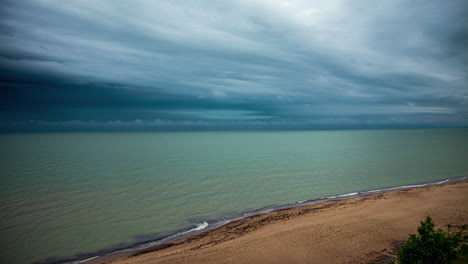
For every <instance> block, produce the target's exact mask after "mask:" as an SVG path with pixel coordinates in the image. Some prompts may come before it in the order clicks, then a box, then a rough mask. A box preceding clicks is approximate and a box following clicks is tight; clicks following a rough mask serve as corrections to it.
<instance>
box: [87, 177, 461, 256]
mask: <svg viewBox="0 0 468 264" xmlns="http://www.w3.org/2000/svg"><path fill="white" fill-rule="evenodd" d="M427 215H430V216H432V217H433V219H434V221H435V223H436V224H437V225H438V226H439V227H440V228H444V229H445V227H446V225H447V224H453V225H462V224H466V223H468V181H467V180H464V181H459V182H450V183H446V184H440V185H433V186H425V187H418V188H410V189H404V190H397V191H390V192H385V193H377V194H373V195H368V196H362V197H355V198H350V199H345V200H339V201H330V202H325V203H321V204H316V205H310V206H304V207H299V208H293V209H286V210H281V211H275V212H271V213H267V214H264V215H258V216H253V217H249V218H245V219H242V220H239V221H236V222H232V223H230V224H227V225H225V226H222V227H220V228H218V229H215V230H211V231H208V232H205V233H201V234H198V235H195V236H193V237H189V238H185V239H181V240H179V241H175V242H174V243H172V244H170V245H165V246H164V247H163V248H161V247H160V248H152V249H148V250H145V251H144V252H139V253H136V254H134V255H133V256H128V257H120V258H114V259H110V260H106V261H98V262H95V263H112V264H143V263H145V264H150V263H213V264H214V263H387V262H388V261H391V260H393V258H394V254H395V252H396V250H397V248H398V246H399V245H401V243H402V241H403V240H404V239H406V238H407V237H408V234H410V233H415V232H416V228H417V226H418V225H419V221H420V220H422V219H423V218H424V217H425V216H427Z"/></svg>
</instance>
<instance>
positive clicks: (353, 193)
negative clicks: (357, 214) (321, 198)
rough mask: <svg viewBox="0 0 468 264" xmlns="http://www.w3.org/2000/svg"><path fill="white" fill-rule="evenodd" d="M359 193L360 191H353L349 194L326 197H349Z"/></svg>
mask: <svg viewBox="0 0 468 264" xmlns="http://www.w3.org/2000/svg"><path fill="white" fill-rule="evenodd" d="M358 194H359V193H357V192H352V193H347V194H341V195H334V196H329V197H326V198H328V199H333V198H340V197H347V196H353V195H358Z"/></svg>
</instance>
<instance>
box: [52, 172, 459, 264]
mask: <svg viewBox="0 0 468 264" xmlns="http://www.w3.org/2000/svg"><path fill="white" fill-rule="evenodd" d="M460 182H466V183H468V179H467V176H463V177H456V178H451V179H447V180H443V181H437V182H429V183H419V184H412V185H404V186H399V187H391V188H384V189H380V190H370V191H361V192H354V193H349V194H342V195H336V196H329V197H323V198H319V199H314V200H307V201H301V202H296V203H292V204H285V205H278V206H271V207H266V208H262V209H258V210H254V211H250V212H244V213H241V214H239V215H238V216H235V217H232V218H230V219H227V220H226V219H224V220H222V221H216V222H213V223H210V224H208V223H206V222H204V223H200V224H199V225H198V226H195V227H193V228H191V229H189V230H187V229H186V230H182V231H179V232H176V233H173V234H171V235H168V236H166V237H163V238H161V239H157V240H152V241H147V242H141V243H137V244H135V245H131V246H128V247H125V248H121V249H116V250H113V251H110V252H104V253H103V254H102V255H94V256H93V255H92V254H83V255H82V256H81V257H80V256H79V257H77V258H74V259H69V260H62V261H59V262H57V261H56V262H51V263H62V264H82V263H83V264H89V263H103V261H104V262H105V263H107V261H114V260H117V259H122V258H127V257H130V256H132V255H135V254H137V255H140V254H142V252H145V253H147V252H154V251H156V250H160V249H162V248H168V247H172V246H174V245H178V244H179V243H180V241H185V240H191V241H192V240H194V239H197V237H198V236H201V237H206V236H210V233H212V232H216V231H217V230H218V229H222V228H223V227H226V226H229V225H232V224H236V223H237V222H239V221H242V220H246V219H253V218H255V217H258V216H260V217H261V216H267V215H269V214H274V213H277V212H287V211H289V210H295V209H298V208H299V209H300V208H308V207H311V206H312V207H313V206H317V205H323V204H326V203H329V202H332V203H333V202H337V201H347V200H351V199H359V198H363V197H369V196H375V195H379V194H382V193H384V194H385V193H392V192H398V191H408V190H412V189H418V188H424V187H431V186H441V185H450V184H457V183H460ZM365 199H367V198H365ZM101 252H102V251H101Z"/></svg>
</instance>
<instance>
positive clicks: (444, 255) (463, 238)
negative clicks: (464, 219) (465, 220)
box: [397, 216, 468, 264]
mask: <svg viewBox="0 0 468 264" xmlns="http://www.w3.org/2000/svg"><path fill="white" fill-rule="evenodd" d="M420 223H421V225H420V226H419V227H418V234H412V235H410V237H409V238H408V240H407V241H406V242H405V243H404V244H403V245H402V246H401V249H400V250H399V251H398V256H397V259H398V263H401V264H443V263H451V262H452V261H454V260H456V259H457V258H458V257H461V256H462V255H466V254H467V253H468V246H467V241H468V236H467V235H465V234H464V230H465V229H466V225H464V226H463V227H462V228H461V230H459V231H457V232H450V228H451V226H450V225H449V226H448V230H447V232H445V231H443V230H442V229H435V224H434V222H433V221H432V218H431V217H430V216H427V217H426V219H425V220H424V221H421V222H420Z"/></svg>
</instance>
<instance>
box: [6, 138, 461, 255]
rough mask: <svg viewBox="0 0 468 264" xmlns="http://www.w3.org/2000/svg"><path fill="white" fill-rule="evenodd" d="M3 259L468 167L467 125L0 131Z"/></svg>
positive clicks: (156, 233) (131, 238) (90, 245)
mask: <svg viewBox="0 0 468 264" xmlns="http://www.w3.org/2000/svg"><path fill="white" fill-rule="evenodd" d="M0 146H1V149H0V165H1V166H0V198H1V204H0V263H19V264H22V263H31V262H33V261H37V260H40V259H43V258H47V257H51V256H54V257H69V256H72V255H74V254H76V253H78V252H92V251H96V250H99V249H102V248H108V247H111V246H115V245H118V244H120V243H124V242H135V241H139V240H145V239H150V238H157V237H160V236H162V235H167V234H170V233H172V232H174V231H177V230H181V229H184V228H189V227H191V226H193V224H196V223H200V222H203V221H208V220H214V219H219V218H221V217H229V216H233V215H235V214H238V213H239V212H244V211H248V210H254V209H258V208H262V207H265V206H271V205H278V204H286V203H292V202H297V201H302V200H307V199H314V198H319V197H323V196H330V195H336V194H345V193H350V192H355V191H364V190H373V189H381V188H385V187H395V186H401V185H408V184H413V183H421V182H431V181H438V180H443V179H447V178H452V177H458V176H464V175H468V156H467V150H468V130H467V129H446V130H378V131H305V132H180V133H56V134H2V135H0Z"/></svg>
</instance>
